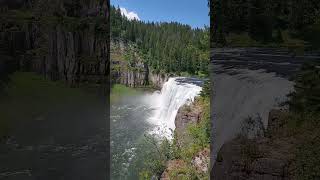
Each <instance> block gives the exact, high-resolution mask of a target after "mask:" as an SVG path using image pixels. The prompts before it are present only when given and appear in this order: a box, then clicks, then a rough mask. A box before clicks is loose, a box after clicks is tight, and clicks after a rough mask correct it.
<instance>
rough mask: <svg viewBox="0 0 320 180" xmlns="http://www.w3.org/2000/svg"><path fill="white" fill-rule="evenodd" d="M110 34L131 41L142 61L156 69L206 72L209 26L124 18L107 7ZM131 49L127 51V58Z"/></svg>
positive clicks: (113, 8)
mask: <svg viewBox="0 0 320 180" xmlns="http://www.w3.org/2000/svg"><path fill="white" fill-rule="evenodd" d="M110 17H111V18H110V19H111V20H110V21H111V22H110V23H111V38H112V40H113V41H122V42H125V43H127V44H129V43H133V44H134V45H135V48H132V49H133V50H134V51H139V53H140V54H141V56H142V57H143V60H144V61H145V63H147V64H148V65H149V66H150V67H151V69H152V70H154V71H157V72H163V73H168V72H173V73H177V74H180V73H182V72H187V73H189V74H202V75H203V74H206V73H207V71H208V69H207V68H208V64H209V28H208V27H205V28H204V29H200V28H196V29H192V28H191V27H190V26H189V25H184V24H180V23H177V22H170V23H168V22H162V23H158V22H156V23H155V22H143V21H137V20H128V19H127V18H126V17H124V16H122V15H121V11H120V8H116V7H111V15H110ZM134 54H135V53H132V52H130V51H129V52H128V54H127V55H126V57H128V58H127V59H128V60H129V59H132V58H134V57H131V56H133V55H134Z"/></svg>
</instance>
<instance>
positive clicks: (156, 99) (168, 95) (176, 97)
mask: <svg viewBox="0 0 320 180" xmlns="http://www.w3.org/2000/svg"><path fill="white" fill-rule="evenodd" d="M201 84H202V81H200V80H198V79H195V78H183V77H176V78H170V79H169V80H168V81H167V82H166V83H165V84H164V85H163V87H162V89H161V92H155V93H154V94H153V95H151V96H150V97H149V98H148V100H149V101H152V102H153V103H154V104H155V108H154V109H155V111H154V112H153V114H152V116H151V117H150V118H149V122H150V123H151V124H153V125H155V127H154V128H153V129H152V130H151V132H150V133H151V134H154V135H158V136H159V137H165V138H167V139H169V140H171V139H172V138H173V131H174V129H175V118H176V115H177V113H178V110H179V108H180V107H182V106H183V105H185V104H189V103H191V102H192V101H193V100H194V98H195V97H196V96H198V95H199V93H200V92H201V90H202V87H201Z"/></svg>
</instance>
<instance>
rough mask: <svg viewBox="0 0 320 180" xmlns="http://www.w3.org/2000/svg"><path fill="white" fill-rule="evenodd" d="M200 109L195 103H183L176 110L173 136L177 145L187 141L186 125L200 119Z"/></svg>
mask: <svg viewBox="0 0 320 180" xmlns="http://www.w3.org/2000/svg"><path fill="white" fill-rule="evenodd" d="M201 115H202V109H201V107H199V106H198V105H197V104H195V103H192V104H191V105H185V106H183V107H181V108H180V109H179V110H178V113H177V116H176V120H175V126H176V129H175V136H176V141H177V144H178V145H179V146H181V145H182V144H184V143H185V142H184V141H188V137H187V127H188V125H190V124H196V123H198V122H199V121H200V120H201Z"/></svg>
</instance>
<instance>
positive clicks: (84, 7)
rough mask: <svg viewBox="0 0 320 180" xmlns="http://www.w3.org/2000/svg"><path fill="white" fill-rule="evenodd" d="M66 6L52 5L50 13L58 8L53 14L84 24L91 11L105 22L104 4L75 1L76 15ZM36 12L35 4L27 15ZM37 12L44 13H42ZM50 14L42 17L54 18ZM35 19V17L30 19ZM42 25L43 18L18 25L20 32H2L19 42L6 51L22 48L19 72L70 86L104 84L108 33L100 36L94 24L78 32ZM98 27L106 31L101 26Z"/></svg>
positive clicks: (56, 2)
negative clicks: (26, 71)
mask: <svg viewBox="0 0 320 180" xmlns="http://www.w3.org/2000/svg"><path fill="white" fill-rule="evenodd" d="M70 3H71V1H70V2H69V1H68V0H63V1H55V4H54V5H52V6H53V7H52V9H57V8H54V7H59V8H58V9H59V11H58V10H56V12H54V13H58V12H63V13H62V14H65V15H72V18H74V21H82V20H84V18H86V17H87V16H89V15H88V13H86V12H91V11H92V9H94V10H95V11H97V12H99V13H96V16H95V17H97V18H101V19H104V22H108V21H107V18H108V15H109V13H108V11H109V7H108V4H107V2H106V1H101V2H98V1H94V0H90V1H86V2H82V1H79V3H80V5H79V6H80V8H79V10H78V11H79V13H77V12H74V11H75V10H72V9H68V5H69V4H70ZM39 6H40V5H39ZM50 7H51V6H50ZM37 8H38V9H39V7H38V4H37V3H36V2H35V3H34V4H33V9H32V10H31V9H30V11H32V12H33V13H35V14H36V12H37V11H38V9H37ZM71 11H72V13H71ZM41 12H42V13H46V12H45V9H42V10H41ZM81 12H83V13H81ZM50 13H51V12H50V11H49V12H48V14H46V17H47V16H51V17H55V18H58V17H57V16H55V14H54V13H53V14H50ZM93 15H94V13H90V16H91V17H92V16H93ZM68 17H69V16H68ZM36 18H38V16H36V17H33V19H36ZM69 18H70V17H69ZM66 19H67V18H66ZM45 21H46V19H45V18H43V19H42V20H40V21H37V20H34V21H33V20H30V21H27V22H24V23H23V24H19V26H20V27H21V28H20V30H19V31H20V32H10V31H9V32H6V36H7V37H11V38H12V39H18V40H19V43H14V44H13V46H11V47H10V48H11V51H17V50H19V48H20V47H19V46H23V48H22V49H23V50H24V54H23V55H22V56H21V57H20V58H19V61H20V63H19V64H20V65H21V67H20V68H23V69H24V70H29V71H35V72H39V73H41V74H43V75H44V76H46V77H47V78H49V79H52V80H64V81H66V82H68V83H69V84H71V85H74V84H77V83H80V82H88V81H89V82H94V83H102V81H103V82H105V80H106V76H107V75H108V74H109V45H108V42H109V38H108V34H109V32H108V30H107V29H105V30H106V31H103V32H101V31H102V30H101V29H100V30H97V26H96V25H97V24H94V23H91V24H90V23H87V24H85V25H83V24H82V25H83V27H81V28H76V27H77V25H74V27H71V28H69V27H67V26H68V25H65V24H63V23H59V22H58V23H57V22H55V23H54V24H50V25H48V24H44V22H45ZM48 21H49V22H50V20H48ZM100 25H105V26H106V27H107V24H104V23H102V24H100ZM71 26H73V25H71ZM12 42H13V41H12ZM105 83H106V82H105Z"/></svg>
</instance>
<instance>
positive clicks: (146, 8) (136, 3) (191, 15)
mask: <svg viewBox="0 0 320 180" xmlns="http://www.w3.org/2000/svg"><path fill="white" fill-rule="evenodd" d="M207 3H208V1H207V0H111V4H112V5H114V6H116V7H117V6H119V7H122V8H125V9H126V10H127V12H134V13H135V14H137V15H138V16H139V18H140V19H141V20H142V21H150V22H151V21H155V22H171V21H177V22H180V23H183V24H189V25H190V26H191V27H193V28H195V27H199V28H202V27H204V25H207V26H209V16H208V13H209V7H208V6H207ZM131 14H132V13H131Z"/></svg>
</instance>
